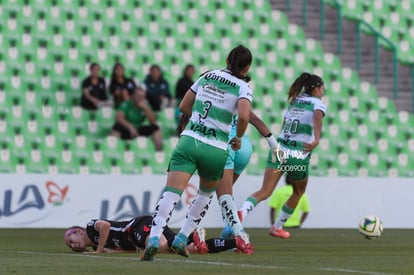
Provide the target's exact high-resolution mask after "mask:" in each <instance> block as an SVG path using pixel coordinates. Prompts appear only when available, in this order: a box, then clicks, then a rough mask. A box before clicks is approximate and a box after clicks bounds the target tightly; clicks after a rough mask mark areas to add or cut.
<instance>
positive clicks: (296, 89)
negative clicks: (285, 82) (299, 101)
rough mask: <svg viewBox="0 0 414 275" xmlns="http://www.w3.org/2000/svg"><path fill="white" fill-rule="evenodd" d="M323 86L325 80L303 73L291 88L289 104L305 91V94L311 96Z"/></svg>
mask: <svg viewBox="0 0 414 275" xmlns="http://www.w3.org/2000/svg"><path fill="white" fill-rule="evenodd" d="M322 85H323V80H322V78H320V77H319V76H317V75H315V74H310V73H307V72H304V73H302V74H301V75H300V76H299V77H298V78H296V80H295V81H294V82H293V84H292V86H290V88H289V95H288V102H289V103H291V102H292V101H293V100H295V99H296V98H297V97H298V96H299V95H300V94H301V92H302V89H304V93H305V94H308V95H311V94H312V90H313V89H314V88H316V87H320V86H322Z"/></svg>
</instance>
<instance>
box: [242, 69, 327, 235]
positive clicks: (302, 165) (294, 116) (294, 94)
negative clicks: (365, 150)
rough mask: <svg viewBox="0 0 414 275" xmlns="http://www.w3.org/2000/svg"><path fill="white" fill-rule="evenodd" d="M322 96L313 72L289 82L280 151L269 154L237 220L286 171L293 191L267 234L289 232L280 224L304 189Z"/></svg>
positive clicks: (318, 133) (317, 132) (264, 196)
mask: <svg viewBox="0 0 414 275" xmlns="http://www.w3.org/2000/svg"><path fill="white" fill-rule="evenodd" d="M302 90H303V91H302ZM323 95H324V84H323V81H322V79H321V78H320V77H319V76H317V75H314V74H309V73H302V74H301V75H300V76H299V77H298V78H297V79H296V80H295V82H293V84H292V86H291V87H290V89H289V95H288V102H289V106H288V110H287V112H286V114H285V117H284V122H283V127H282V132H281V133H280V135H279V136H278V139H277V141H278V142H279V145H278V146H280V150H277V154H276V157H275V156H274V154H271V153H269V157H268V161H267V167H266V171H265V174H264V178H263V184H262V187H261V189H260V190H259V191H257V192H255V193H253V194H252V195H251V196H250V197H248V198H247V200H246V201H245V202H244V203H243V206H242V208H241V210H240V211H239V212H240V215H241V219H244V218H245V217H246V216H247V215H248V214H249V213H250V212H251V211H252V210H253V208H254V207H255V206H256V205H257V204H258V203H259V202H261V201H262V200H265V199H267V198H268V197H269V196H270V195H271V194H272V192H273V190H274V189H275V187H276V185H277V183H278V181H279V179H280V177H281V176H282V174H283V173H284V172H286V173H287V177H289V180H290V181H291V182H292V185H293V194H292V195H291V196H290V198H289V199H288V200H287V202H286V203H285V204H284V206H283V207H282V210H281V213H280V215H279V217H278V219H277V220H276V222H275V224H274V225H272V227H271V228H270V231H269V234H270V235H271V236H273V237H279V238H289V236H290V234H289V232H287V231H285V230H283V225H284V223H285V222H286V220H287V219H288V218H289V217H290V215H291V214H292V213H293V210H295V208H296V205H297V204H298V201H299V199H300V198H301V197H302V195H303V193H305V190H306V185H307V183H308V168H309V159H310V156H311V152H312V150H313V149H315V148H316V146H318V143H319V139H320V136H321V130H322V118H323V117H324V115H325V113H326V106H325V105H324V104H323V103H322V101H321V98H322V96H323Z"/></svg>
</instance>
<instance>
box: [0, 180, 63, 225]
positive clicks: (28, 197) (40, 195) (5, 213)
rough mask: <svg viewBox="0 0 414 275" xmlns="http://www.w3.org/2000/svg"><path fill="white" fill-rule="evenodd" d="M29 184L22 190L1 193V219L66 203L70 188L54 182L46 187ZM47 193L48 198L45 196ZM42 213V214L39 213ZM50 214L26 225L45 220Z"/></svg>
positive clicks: (36, 218) (49, 182) (27, 222)
mask: <svg viewBox="0 0 414 275" xmlns="http://www.w3.org/2000/svg"><path fill="white" fill-rule="evenodd" d="M44 186H45V187H46V188H45V189H46V190H44V189H43V188H42V187H41V185H36V184H27V185H25V186H24V187H23V188H22V189H20V188H19V190H17V189H6V190H4V191H3V192H0V201H2V202H3V203H2V204H0V218H2V217H10V216H14V215H17V214H19V213H21V212H25V211H28V210H39V211H40V210H44V209H45V208H47V206H48V205H53V206H60V205H62V204H63V203H64V200H65V198H66V195H67V194H68V191H69V186H65V187H63V188H61V187H60V186H59V185H57V184H56V183H55V182H53V181H47V182H46V184H45V185H44ZM45 191H47V197H46V194H45ZM39 213H41V212H39ZM47 215H48V214H46V215H45V214H44V213H43V217H40V218H39V217H37V216H36V217H34V220H26V221H25V224H30V223H32V222H35V221H38V220H40V219H42V218H45V217H46V216H47Z"/></svg>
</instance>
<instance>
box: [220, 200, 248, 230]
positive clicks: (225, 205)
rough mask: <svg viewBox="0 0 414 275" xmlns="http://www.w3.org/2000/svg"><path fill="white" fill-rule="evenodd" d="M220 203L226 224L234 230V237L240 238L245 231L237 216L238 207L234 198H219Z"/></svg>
mask: <svg viewBox="0 0 414 275" xmlns="http://www.w3.org/2000/svg"><path fill="white" fill-rule="evenodd" d="M218 202H219V205H220V208H221V213H222V215H223V219H224V221H225V223H226V224H227V225H229V226H230V227H231V228H232V229H233V232H234V235H236V236H239V235H240V233H242V232H244V230H243V226H242V224H241V222H240V219H239V216H238V215H237V207H236V204H235V202H234V199H233V197H232V196H231V195H228V194H225V195H222V196H221V197H220V198H219V200H218Z"/></svg>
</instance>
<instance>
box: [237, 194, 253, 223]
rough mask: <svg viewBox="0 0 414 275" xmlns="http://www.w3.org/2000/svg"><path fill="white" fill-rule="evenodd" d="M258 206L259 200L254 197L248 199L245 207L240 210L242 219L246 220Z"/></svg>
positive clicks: (244, 204)
mask: <svg viewBox="0 0 414 275" xmlns="http://www.w3.org/2000/svg"><path fill="white" fill-rule="evenodd" d="M256 205H257V200H256V199H255V198H253V197H248V198H247V199H246V200H245V201H244V203H243V205H242V208H241V209H240V210H241V212H242V219H243V220H244V219H245V218H246V216H247V215H249V214H250V212H252V211H253V209H254V208H255V207H256Z"/></svg>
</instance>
